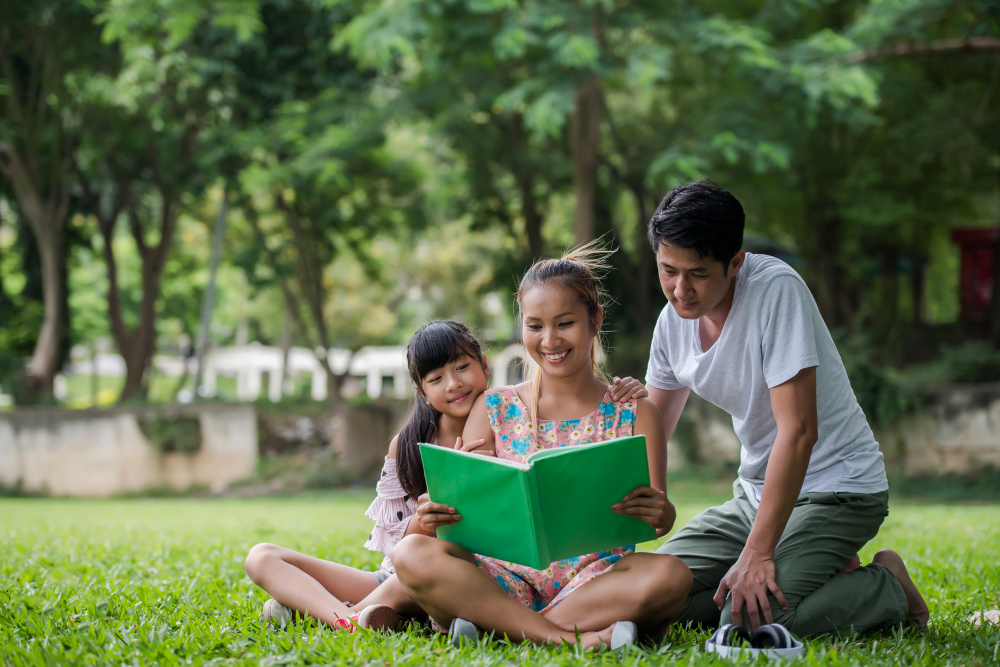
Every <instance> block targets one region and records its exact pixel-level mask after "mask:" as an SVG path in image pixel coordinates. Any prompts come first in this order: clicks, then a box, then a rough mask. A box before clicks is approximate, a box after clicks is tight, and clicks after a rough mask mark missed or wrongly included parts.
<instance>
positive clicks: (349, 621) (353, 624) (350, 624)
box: [330, 614, 361, 632]
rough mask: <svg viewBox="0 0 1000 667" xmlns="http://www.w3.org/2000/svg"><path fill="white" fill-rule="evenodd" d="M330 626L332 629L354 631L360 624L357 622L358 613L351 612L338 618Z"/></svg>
mask: <svg viewBox="0 0 1000 667" xmlns="http://www.w3.org/2000/svg"><path fill="white" fill-rule="evenodd" d="M330 627H332V628H333V629H334V630H346V631H347V632H354V631H355V630H357V629H358V628H359V627H361V626H360V625H359V624H358V614H351V615H350V616H349V617H348V618H338V619H337V620H336V621H334V622H333V625H331V626H330Z"/></svg>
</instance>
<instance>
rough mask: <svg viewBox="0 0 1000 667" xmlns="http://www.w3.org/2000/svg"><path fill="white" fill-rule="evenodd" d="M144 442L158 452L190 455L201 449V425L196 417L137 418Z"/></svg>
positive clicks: (160, 416)
mask: <svg viewBox="0 0 1000 667" xmlns="http://www.w3.org/2000/svg"><path fill="white" fill-rule="evenodd" d="M139 428H140V429H141V430H142V433H143V435H145V436H146V440H148V441H149V444H151V445H152V446H153V447H154V448H155V449H157V450H158V451H160V452H163V453H165V454H166V453H168V452H178V453H183V454H191V453H194V452H196V451H198V450H199V449H201V424H200V423H199V421H198V418H197V417H186V416H180V415H149V416H145V417H140V418H139Z"/></svg>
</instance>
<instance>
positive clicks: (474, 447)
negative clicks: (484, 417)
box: [454, 438, 497, 456]
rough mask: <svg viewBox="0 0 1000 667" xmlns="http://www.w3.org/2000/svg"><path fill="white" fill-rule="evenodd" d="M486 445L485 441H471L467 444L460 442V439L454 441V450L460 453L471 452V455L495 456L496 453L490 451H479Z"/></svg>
mask: <svg viewBox="0 0 1000 667" xmlns="http://www.w3.org/2000/svg"><path fill="white" fill-rule="evenodd" d="M485 444H486V441H485V440H482V439H480V440H471V441H469V442H462V439H461V438H458V439H457V440H455V447H454V448H455V449H457V450H458V451H460V452H472V453H473V454H480V455H482V456H496V455H497V453H496V452H495V451H494V450H492V449H480V447H483V445H485Z"/></svg>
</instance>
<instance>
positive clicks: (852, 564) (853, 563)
mask: <svg viewBox="0 0 1000 667" xmlns="http://www.w3.org/2000/svg"><path fill="white" fill-rule="evenodd" d="M859 567H861V558H860V557H859V556H858V555H857V554H854V557H853V558H851V559H850V560H849V561H847V562H846V563H845V564H844V567H842V568H840V572H838V573H837V574H844V573H845V572H853V571H854V570H856V569H858V568H859Z"/></svg>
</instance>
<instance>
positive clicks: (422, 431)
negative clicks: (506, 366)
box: [396, 320, 483, 498]
mask: <svg viewBox="0 0 1000 667" xmlns="http://www.w3.org/2000/svg"><path fill="white" fill-rule="evenodd" d="M463 354H467V355H469V356H470V357H472V358H473V359H475V360H476V361H477V362H479V363H482V362H483V348H482V345H480V343H479V340H477V339H476V337H475V336H474V335H473V333H472V330H470V329H469V327H467V326H465V325H464V324H459V323H458V322H453V321H452V320H434V321H433V322H428V323H427V324H425V325H424V326H422V327H420V328H419V329H417V333H415V334H413V338H411V339H410V342H409V343H408V344H407V346H406V366H407V369H408V370H409V372H410V379H411V380H412V381H413V384H414V386H415V387H416V390H417V391H416V393H415V394H414V396H413V411H412V412H411V413H410V418H409V419H407V420H406V424H404V425H403V428H402V429H400V431H399V436H398V438H397V440H396V474H397V475H398V476H399V483H400V485H401V486H402V487H403V490H404V491H406V493H407V494H408V495H409V496H410V497H411V498H416V497H417V496H419V495H421V494H423V493H424V492H426V491H427V482H426V480H425V479H424V464H423V462H422V461H421V460H420V447H419V446H418V445H419V444H420V443H421V442H431V441H432V440H433V439H434V436H435V435H436V434H437V423H438V417H440V416H441V413H440V412H438V411H437V410H435V409H434V407H433V406H432V405H431V404H430V403H428V402H427V398H425V397H424V394H423V392H422V391H421V390H420V381H421V380H422V379H423V377H424V376H425V375H427V374H428V373H430V372H431V371H433V370H434V369H436V368H441V367H442V366H445V365H447V364H450V363H452V362H453V361H456V360H457V359H458V358H459V357H461V356H462V355H463ZM442 444H449V443H442Z"/></svg>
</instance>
